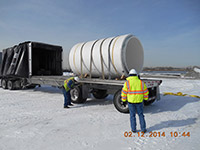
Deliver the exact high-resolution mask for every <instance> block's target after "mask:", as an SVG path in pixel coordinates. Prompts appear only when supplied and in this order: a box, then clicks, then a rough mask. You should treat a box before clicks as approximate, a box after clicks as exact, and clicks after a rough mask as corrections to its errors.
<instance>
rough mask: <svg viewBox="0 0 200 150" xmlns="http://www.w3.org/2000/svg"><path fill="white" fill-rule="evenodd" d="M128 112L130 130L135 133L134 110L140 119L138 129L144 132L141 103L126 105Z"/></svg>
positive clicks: (144, 123) (144, 125)
mask: <svg viewBox="0 0 200 150" xmlns="http://www.w3.org/2000/svg"><path fill="white" fill-rule="evenodd" d="M128 107H129V112H130V122H131V129H132V130H133V131H136V117H135V114H136V110H137V113H138V116H139V119H140V128H141V130H142V131H145V130H146V122H145V120H144V115H143V103H128Z"/></svg>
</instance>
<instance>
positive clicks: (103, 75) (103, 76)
mask: <svg viewBox="0 0 200 150" xmlns="http://www.w3.org/2000/svg"><path fill="white" fill-rule="evenodd" d="M106 39H107V38H105V39H104V40H103V41H102V42H101V45H100V57H101V71H102V79H105V74H104V68H103V55H102V45H103V42H104V41H105V40H106Z"/></svg>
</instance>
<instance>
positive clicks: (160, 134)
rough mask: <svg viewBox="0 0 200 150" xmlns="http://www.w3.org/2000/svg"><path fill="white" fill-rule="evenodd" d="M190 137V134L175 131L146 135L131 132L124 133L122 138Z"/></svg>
mask: <svg viewBox="0 0 200 150" xmlns="http://www.w3.org/2000/svg"><path fill="white" fill-rule="evenodd" d="M166 136H169V137H190V132H177V131H173V132H169V133H165V132H156V131H154V132H152V131H151V132H148V133H144V132H137V133H135V134H134V133H133V132H132V131H129V132H127V131H126V132H124V137H150V138H151V137H166Z"/></svg>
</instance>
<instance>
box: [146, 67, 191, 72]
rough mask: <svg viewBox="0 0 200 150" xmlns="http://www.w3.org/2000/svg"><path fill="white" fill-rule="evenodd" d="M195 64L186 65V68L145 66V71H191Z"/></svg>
mask: <svg viewBox="0 0 200 150" xmlns="http://www.w3.org/2000/svg"><path fill="white" fill-rule="evenodd" d="M192 68H194V67H193V66H189V67H185V68H177V67H144V68H143V71H190V70H191V69H192Z"/></svg>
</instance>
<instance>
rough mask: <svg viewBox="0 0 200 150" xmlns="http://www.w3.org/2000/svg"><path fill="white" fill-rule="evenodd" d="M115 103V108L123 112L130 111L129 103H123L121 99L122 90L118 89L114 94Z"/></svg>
mask: <svg viewBox="0 0 200 150" xmlns="http://www.w3.org/2000/svg"><path fill="white" fill-rule="evenodd" d="M113 103H114V105H115V108H116V109H117V110H118V111H119V112H122V113H129V108H128V104H127V103H126V104H125V105H123V102H122V100H121V90H119V91H117V92H116V93H115V95H114V98H113Z"/></svg>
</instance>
